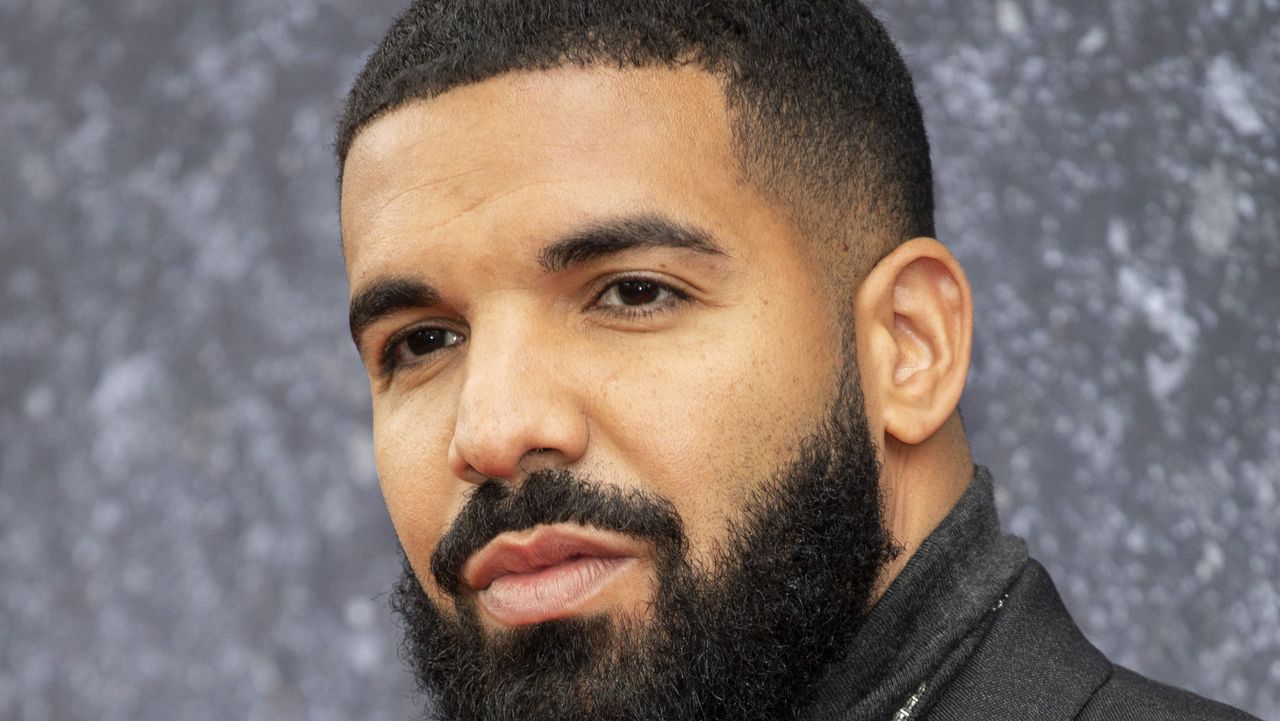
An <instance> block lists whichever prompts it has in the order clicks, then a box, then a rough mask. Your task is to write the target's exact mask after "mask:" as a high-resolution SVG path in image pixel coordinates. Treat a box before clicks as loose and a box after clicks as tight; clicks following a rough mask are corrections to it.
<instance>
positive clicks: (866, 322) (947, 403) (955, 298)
mask: <svg viewBox="0 0 1280 721" xmlns="http://www.w3.org/2000/svg"><path fill="white" fill-rule="evenodd" d="M856 302H857V304H858V306H859V308H858V310H857V311H856V312H857V316H858V317H857V322H858V330H859V335H860V342H859V346H860V357H859V359H858V360H859V368H860V369H861V370H862V374H863V375H862V380H863V385H864V388H867V389H868V393H869V394H870V393H871V392H872V390H871V389H874V395H875V400H874V406H875V407H876V409H877V411H878V416H879V418H878V420H879V424H877V425H880V426H882V429H883V432H884V433H885V434H886V435H887V436H892V437H893V438H895V439H896V440H898V441H901V442H902V443H906V444H908V445H915V444H919V443H922V442H924V441H926V440H928V439H929V438H930V437H931V436H933V434H934V433H936V432H937V431H938V429H939V428H941V427H942V425H943V424H944V423H946V421H947V419H948V418H950V417H951V416H952V414H953V413H954V412H955V409H956V406H957V404H958V403H959V402H960V395H961V393H962V392H963V390H964V384H965V380H966V378H967V377H968V372H969V354H970V346H971V343H972V337H973V300H972V295H971V291H970V288H969V283H968V280H967V279H966V277H965V275H964V271H963V269H962V268H961V267H960V264H959V263H958V262H957V261H956V259H955V257H954V256H952V255H951V253H950V251H948V250H947V249H946V247H945V246H943V245H942V244H941V243H939V242H938V241H936V240H933V239H931V238H916V239H914V240H911V241H908V242H906V243H903V244H902V245H900V246H898V248H896V249H895V250H894V251H893V252H892V253H890V254H888V255H887V256H885V257H884V258H883V259H881V261H880V262H879V263H877V264H876V267H875V268H873V269H872V270H871V272H870V273H869V274H868V275H867V278H866V280H865V281H864V283H863V285H862V287H861V288H860V289H859V295H858V299H857V301H856ZM864 329H866V331H867V332H866V335H865V336H863V331H864ZM863 341H865V344H864V342H863ZM864 345H865V347H863V346H864ZM868 405H869V406H871V405H873V402H872V401H871V399H870V398H868Z"/></svg>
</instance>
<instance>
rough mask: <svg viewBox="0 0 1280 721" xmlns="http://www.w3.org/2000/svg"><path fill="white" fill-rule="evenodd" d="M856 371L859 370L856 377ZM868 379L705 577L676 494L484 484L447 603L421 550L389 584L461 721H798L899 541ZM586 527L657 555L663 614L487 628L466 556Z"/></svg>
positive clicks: (442, 554)
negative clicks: (447, 609)
mask: <svg viewBox="0 0 1280 721" xmlns="http://www.w3.org/2000/svg"><path fill="white" fill-rule="evenodd" d="M842 375H843V377H844V378H850V376H851V374H850V373H848V372H846V373H844V374H842ZM879 475H880V466H879V462H878V460H877V456H876V450H875V446H874V444H873V443H872V440H871V437H870V433H869V430H868V424H867V418H866V413H865V411H864V408H863V400H862V394H861V392H860V390H859V389H858V386H857V382H856V381H855V380H852V379H850V380H847V381H845V382H844V383H842V384H841V385H840V388H839V391H838V393H837V397H836V402H835V403H834V405H833V409H832V412H831V414H830V416H829V417H828V418H827V419H826V421H825V422H824V423H822V424H820V426H819V428H818V430H817V431H816V432H814V433H813V434H812V435H810V436H809V437H808V438H806V439H805V441H804V442H803V443H802V444H801V446H800V451H799V452H798V453H797V455H796V457H795V458H794V459H792V460H791V461H790V462H789V463H787V464H786V465H785V466H784V467H782V468H780V469H779V470H778V471H777V472H776V473H775V474H774V475H773V477H772V478H770V479H767V480H766V481H765V482H763V483H761V484H759V486H758V487H757V488H756V490H754V491H753V492H751V493H750V495H749V497H748V499H747V501H746V503H745V504H744V507H743V509H742V513H741V516H740V519H739V520H738V521H736V522H735V523H733V524H731V525H730V527H729V529H728V535H727V537H726V540H725V541H724V542H722V543H721V544H720V545H719V547H718V549H717V552H716V554H715V557H714V558H713V559H712V561H711V562H710V563H708V564H706V565H708V566H709V567H710V568H711V569H713V570H710V571H706V570H703V569H698V568H695V567H694V566H693V564H691V562H690V561H689V558H688V543H687V539H686V537H685V533H684V528H683V524H682V522H681V520H680V517H679V516H678V515H677V514H676V513H675V511H674V509H673V508H672V506H671V504H670V503H669V502H667V501H665V500H664V499H662V498H659V497H656V496H654V495H652V494H646V493H641V492H625V491H622V490H621V489H619V488H617V487H616V486H611V485H607V484H603V483H596V482H589V481H587V480H584V479H582V478H580V477H578V476H576V475H574V474H572V473H569V472H567V471H563V470H558V471H539V472H536V473H533V474H530V475H529V476H528V478H527V479H526V480H525V481H524V482H523V483H521V484H519V485H518V486H516V487H515V488H512V487H511V486H510V485H509V484H506V483H503V482H500V481H489V482H486V483H485V484H483V485H482V486H480V487H479V488H478V489H477V490H476V491H475V493H474V494H473V495H472V497H471V498H470V499H468V502H467V504H466V505H465V507H464V508H463V510H462V512H461V514H460V515H459V517H458V519H457V520H456V521H455V523H454V524H453V526H452V527H451V528H450V530H449V531H448V533H446V534H445V536H444V537H443V538H442V539H441V541H440V543H439V545H438V546H437V548H436V551H435V553H434V554H433V555H432V562H431V572H432V574H433V577H434V578H435V580H436V582H437V584H438V585H439V586H440V588H441V589H442V590H443V591H444V592H445V593H447V594H449V595H450V597H451V599H452V600H453V601H454V605H455V608H456V614H445V613H442V612H441V611H440V610H439V609H437V608H436V607H435V605H434V604H433V603H432V602H431V601H430V599H429V598H428V597H427V595H426V594H425V593H424V592H423V590H422V586H421V584H420V583H419V582H418V580H417V578H416V577H415V576H414V573H413V571H412V569H411V568H410V566H409V563H408V561H407V559H406V560H405V563H404V575H403V577H402V578H401V580H400V581H399V582H398V583H397V584H396V586H395V588H394V589H393V590H392V596H391V606H392V609H393V610H394V611H395V612H396V613H397V614H398V615H399V616H400V617H401V623H402V626H403V628H404V631H405V641H404V649H403V650H404V655H405V656H406V660H407V661H408V662H409V663H410V664H411V665H412V666H413V669H414V671H415V673H416V675H417V678H418V682H419V686H420V687H421V688H422V690H423V691H424V692H425V693H426V694H427V695H428V696H429V697H431V699H432V700H433V701H434V705H435V706H436V712H437V713H438V714H439V715H440V717H441V718H444V719H452V720H455V721H472V720H475V721H480V720H485V721H499V720H502V721H542V720H546V721H578V720H581V721H587V720H588V719H591V720H592V721H595V720H598V719H602V720H604V721H612V720H617V721H624V720H625V721H645V720H648V719H653V720H654V721H658V720H661V721H679V720H681V719H689V720H691V721H692V720H693V719H699V720H713V719H733V720H734V721H752V720H753V719H759V720H760V721H764V720H765V719H770V720H773V719H788V718H795V717H796V716H797V715H798V713H799V711H800V710H801V709H802V707H803V701H804V699H807V698H809V696H810V694H811V691H812V688H813V686H814V685H815V683H817V682H818V680H819V679H820V677H821V675H822V672H823V671H824V670H825V669H826V668H827V667H828V666H829V665H830V664H832V663H833V662H836V661H839V660H840V659H841V658H842V657H843V656H845V655H846V654H847V653H848V651H849V647H850V643H851V640H852V638H853V636H854V634H855V633H856V631H857V630H858V628H859V626H860V625H861V621H862V618H863V617H864V615H865V613H866V610H867V608H868V606H869V605H870V601H871V598H872V593H873V589H874V587H875V583H876V580H877V578H878V575H879V573H880V572H881V570H882V569H883V568H884V566H885V565H886V564H887V563H888V562H889V561H890V560H891V559H892V558H893V557H894V556H895V555H897V553H898V549H897V547H896V546H895V545H894V542H893V539H892V537H891V536H890V534H889V533H888V531H887V530H886V528H885V524H884V519H883V510H882V503H881V497H880V491H879ZM562 522H573V523H581V524H585V525H590V526H594V527H598V528H601V529H604V530H609V531H615V532H619V533H626V534H630V535H632V536H633V537H636V538H640V539H643V540H646V541H649V542H650V543H652V545H653V547H654V549H655V556H654V559H655V567H656V573H657V579H658V584H657V590H656V594H655V599H654V604H653V620H651V621H641V620H639V619H634V618H630V617H627V618H614V617H589V618H576V619H566V620H556V621H549V622H544V623H539V624H535V625H532V626H529V627H522V628H517V629H513V630H506V631H502V632H499V633H492V632H488V631H486V630H485V629H484V627H483V626H482V625H481V622H480V620H479V618H478V615H477V612H476V609H475V606H474V600H473V597H471V596H466V595H461V594H460V593H459V582H458V574H459V572H460V569H461V567H462V564H463V563H464V562H465V561H466V559H467V558H468V557H469V556H470V555H471V554H472V553H474V552H475V551H477V550H479V549H480V548H481V547H482V546H483V545H484V544H485V543H487V542H488V541H489V540H491V539H493V538H494V537H495V536H497V535H498V534H500V533H503V532H505V531H517V530H523V529H527V528H530V527H532V526H534V525H537V524H551V523H562Z"/></svg>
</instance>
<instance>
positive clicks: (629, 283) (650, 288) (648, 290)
mask: <svg viewBox="0 0 1280 721" xmlns="http://www.w3.org/2000/svg"><path fill="white" fill-rule="evenodd" d="M661 290H662V289H661V288H660V287H659V286H658V284H657V283H654V282H653V281H649V280H624V281H622V282H621V283H619V284H618V299H619V300H621V301H622V302H623V303H625V304H627V305H644V304H646V303H652V302H653V301H655V300H657V299H658V294H659V293H660V292H661Z"/></svg>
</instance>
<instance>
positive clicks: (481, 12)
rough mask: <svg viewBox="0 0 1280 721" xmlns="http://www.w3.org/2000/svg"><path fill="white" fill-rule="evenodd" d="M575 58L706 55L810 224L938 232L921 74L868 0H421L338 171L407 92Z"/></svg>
mask: <svg viewBox="0 0 1280 721" xmlns="http://www.w3.org/2000/svg"><path fill="white" fill-rule="evenodd" d="M566 65H577V66H601V65H607V66H613V67H619V68H627V67H653V66H659V67H661V66H667V67H678V66H683V65H693V66H696V67H700V68H702V69H704V70H706V71H708V72H710V73H712V74H714V75H716V76H717V77H719V78H720V80H721V85H722V87H723V88H724V92H725V100H726V103H727V106H728V109H729V112H730V117H731V118H732V119H733V120H732V122H733V124H734V127H733V128H732V133H733V141H734V146H735V152H736V154H737V157H738V162H739V165H740V170H741V172H742V173H743V176H744V177H745V178H746V179H748V180H749V181H751V182H752V183H754V184H755V185H756V186H757V187H759V188H761V189H762V190H764V191H766V195H770V196H772V197H774V198H775V199H777V200H778V201H779V202H780V204H781V205H782V206H783V207H784V209H785V210H786V211H787V212H788V214H789V215H790V216H791V217H792V218H793V220H795V221H797V222H798V225H799V227H801V229H802V231H804V232H805V233H806V234H813V233H818V234H821V235H823V236H824V237H825V238H826V239H827V240H829V241H830V240H838V241H839V242H836V243H835V246H836V247H837V248H838V247H840V246H843V249H844V250H846V251H847V250H849V245H850V244H851V243H850V240H861V241H863V242H858V243H857V245H858V246H862V247H861V248H859V250H872V248H877V247H878V252H877V251H876V250H872V253H873V255H874V256H875V257H878V256H879V254H881V253H883V252H885V251H887V250H888V249H889V248H891V247H892V246H895V245H897V244H898V243H899V242H902V241H904V240H908V239H910V238H913V237H916V236H932V235H933V234H934V230H933V177H932V169H931V165H930V161H929V141H928V138H927V136H926V133H925V128H924V120H923V117H922V114H921V111H920V104H919V101H918V100H917V98H916V95H915V88H914V85H913V84H912V81H911V75H910V72H909V71H908V70H907V66H906V63H905V62H904V61H903V59H902V56H901V54H900V53H899V52H898V49H897V47H896V46H895V45H894V43H893V41H892V40H891V39H890V37H889V34H888V32H887V31H886V30H885V28H884V26H883V25H882V24H881V23H880V21H879V20H877V19H876V17H875V16H874V15H873V14H872V13H871V11H870V10H869V9H868V8H867V7H866V6H865V5H863V4H862V3H861V2H857V1H856V0H826V1H823V0H415V1H414V2H413V4H412V5H411V6H410V7H409V8H408V9H407V10H406V11H405V12H404V13H403V14H402V15H401V16H400V17H399V18H398V19H397V20H396V21H395V23H394V24H393V25H392V26H391V28H390V30H389V31H388V32H387V34H386V36H385V37H383V39H382V41H381V43H380V44H379V45H378V47H377V49H376V50H374V52H373V53H372V55H371V56H370V57H369V59H368V61H367V63H366V64H365V66H364V68H363V70H362V71H361V72H360V74H359V76H358V77H357V78H356V81H355V84H354V85H353V87H352V88H351V92H350V94H349V95H348V97H347V102H346V106H345V108H344V110H343V112H342V115H341V117H340V119H339V121H338V131H337V139H336V150H337V159H338V168H339V178H341V173H342V168H343V167H344V166H345V163H346V157H347V153H348V151H349V150H350V148H351V144H352V141H353V139H354V138H355V135H356V133H357V132H358V131H359V130H360V129H361V128H362V127H364V126H365V125H366V124H367V123H369V122H370V121H372V120H374V119H375V118H377V117H379V116H380V115H382V114H384V113H387V112H389V111H391V110H393V109H395V108H397V107H398V106H400V105H402V104H404V103H406V102H408V101H411V100H415V99H426V98H431V97H434V96H436V95H439V94H441V93H444V92H446V91H448V90H450V89H452V88H455V87H458V86H462V85H467V84H470V83H476V82H480V81H482V80H485V79H488V78H492V77H495V76H498V75H501V74H504V73H508V72H513V71H521V70H539V69H551V68H556V67H561V66H566ZM851 234H852V236H854V237H851ZM868 243H869V244H870V245H871V246H872V247H871V248H868V247H866V246H867V245H868Z"/></svg>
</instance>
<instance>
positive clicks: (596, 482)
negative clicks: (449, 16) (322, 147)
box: [342, 69, 883, 640]
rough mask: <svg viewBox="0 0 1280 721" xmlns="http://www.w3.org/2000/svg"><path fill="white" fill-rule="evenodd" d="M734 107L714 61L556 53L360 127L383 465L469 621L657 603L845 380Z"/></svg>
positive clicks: (809, 264)
mask: <svg viewBox="0 0 1280 721" xmlns="http://www.w3.org/2000/svg"><path fill="white" fill-rule="evenodd" d="M730 127H731V126H730V122H729V118H728V116H727V114H726V110H725V108H724V103H723V96H722V92H721V88H720V86H719V84H718V83H717V82H716V81H715V79H714V78H712V77H711V76H709V75H707V74H705V73H702V72H699V71H696V70H691V69H689V70H678V71H676V70H627V71H613V70H603V69H562V70H555V71H551V72H537V73H527V74H509V75H504V76H500V77H498V78H495V79H491V80H488V81H485V82H482V83H479V84H476V85H472V86H466V87H462V88H458V89H455V90H452V91H450V92H448V93H445V94H444V95H442V96H440V97H437V98H434V99H432V100H430V101H421V102H415V103H411V104H409V105H406V106H403V107H401V108H399V109H397V110H394V111H392V112H391V113H388V114H387V115H385V116H383V117H381V118H379V119H377V120H375V121H374V122H372V123H371V124H369V125H368V126H367V127H366V128H364V129H363V130H362V131H361V133H360V134H359V135H358V136H357V138H356V141H355V143H354V145H353V146H352V149H351V151H350V154H349V155H348V159H347V163H346V167H345V171H344V178H343V183H342V228H343V242H344V249H345V254H346V259H347V269H348V277H349V281H350V286H351V289H352V309H353V313H352V326H353V333H354V334H355V337H356V342H357V346H358V348H359V351H360V354H361V357H362V359H363V361H364V363H365V366H366V368H367V369H368V373H369V380H370V387H371V390H372V398H373V425H374V442H375V451H376V458H377V464H378V472H379V477H380V480H381V484H382V490H383V493H384V495H385V498H386V501H387V507H388V509H389V511H390V514H391V519H392V522H393V523H394V525H395V528H396V532H397V534H398V536H399V538H400V541H401V545H402V546H403V548H404V551H405V554H406V557H407V561H408V564H409V567H410V568H411V569H412V571H413V575H414V576H416V579H417V581H419V582H420V583H421V590H422V591H423V592H424V596H423V600H424V603H429V604H430V607H431V608H432V609H433V610H434V611H436V612H438V613H439V614H440V616H441V617H442V618H443V619H445V620H447V621H448V622H450V623H453V624H455V626H457V625H461V626H469V627H471V628H472V630H473V631H474V635H475V636H476V637H478V638H489V639H508V640H509V639H511V638H523V639H525V640H528V638H529V634H537V633H541V632H543V631H545V630H546V629H554V628H568V627H573V624H575V623H592V622H596V621H599V620H601V619H603V620H606V621H609V622H610V623H612V624H614V626H613V627H615V628H621V627H630V628H638V627H644V626H645V625H646V624H652V623H654V622H655V618H657V617H658V616H660V615H662V614H663V609H664V608H666V609H667V610H668V615H670V613H669V612H670V608H671V604H670V603H669V602H664V601H663V598H665V597H666V596H664V593H667V594H668V595H669V593H668V591H669V589H668V591H664V590H663V578H664V577H670V576H671V575H672V574H673V573H676V572H677V571H676V570H675V569H676V567H677V566H678V567H680V568H681V569H683V570H680V571H679V572H678V575H679V574H682V575H683V577H685V578H695V577H703V578H714V577H723V576H724V575H725V574H726V573H727V572H728V571H727V567H728V566H731V565H733V564H732V561H733V559H734V558H735V557H736V556H737V555H741V553H742V547H743V543H744V540H743V539H744V534H743V533H742V532H741V529H743V528H745V527H749V526H752V525H753V523H755V522H758V521H759V517H760V513H759V510H760V508H761V504H760V501H761V493H766V495H767V493H768V492H769V491H770V490H771V489H772V490H778V489H780V488H782V486H783V485H785V484H779V483H774V484H773V485H769V484H768V482H769V480H770V479H773V480H775V481H777V480H778V479H779V478H785V477H787V475H788V474H787V473H786V470H787V469H788V468H790V469H792V470H794V469H795V467H796V466H795V462H796V459H797V458H800V457H802V456H803V455H804V453H803V451H804V448H806V447H809V446H811V445H812V444H813V442H814V439H815V438H825V437H827V436H823V435H822V434H821V433H820V432H819V431H820V429H821V428H823V427H825V426H824V423H823V422H824V420H825V419H827V418H828V417H829V416H830V414H832V413H833V412H834V409H836V408H837V407H840V406H838V403H837V395H838V394H837V389H838V388H841V387H846V388H847V387H849V384H850V383H855V385H856V382H854V381H852V380H851V379H850V374H851V373H856V371H854V370H852V369H851V367H850V365H849V363H847V362H846V360H847V353H846V352H844V350H843V349H842V338H843V333H842V331H841V329H840V324H839V322H838V320H837V318H836V317H835V315H834V313H833V312H832V308H831V305H830V303H829V302H827V301H826V296H825V295H824V293H825V291H824V289H823V286H822V283H821V278H822V273H821V271H820V269H819V268H817V267H816V263H815V261H814V258H815V256H814V255H813V254H811V253H809V252H808V250H807V246H806V245H805V242H804V239H803V238H799V237H797V236H796V234H795V231H794V229H793V228H792V226H791V225H789V224H788V222H787V221H786V220H785V218H784V217H783V215H782V213H781V212H779V211H778V210H776V209H774V208H773V207H772V206H771V205H770V204H769V203H768V202H767V201H766V199H765V198H764V197H763V196H762V195H761V194H760V193H759V192H758V191H756V190H754V189H753V188H752V187H750V186H749V185H747V184H746V183H745V182H743V180H742V179H741V177H740V173H739V172H738V168H737V165H736V163H735V159H734V153H733V148H732V144H731V131H730ZM842 384H843V385H842ZM856 405H857V404H856V403H855V404H853V406H855V407H854V408H853V409H852V410H858V409H857V408H856ZM846 410H847V409H846ZM828 436H829V434H828ZM859 443H860V449H861V451H863V452H864V453H863V455H864V456H866V455H867V454H866V452H867V451H868V449H870V450H869V452H870V459H871V460H870V462H871V464H872V465H874V457H875V453H874V448H872V447H871V446H870V443H871V441H870V437H869V436H868V435H867V434H865V433H863V434H862V435H861V436H859ZM864 460H865V458H864ZM865 466H866V463H863V464H862V467H865ZM566 474H568V475H566ZM863 475H865V474H863ZM809 477H822V476H813V475H812V474H810V476H809ZM554 479H559V480H560V482H561V483H562V485H561V486H560V487H557V486H555V485H554V484H551V485H547V484H548V483H551V481H552V480H554ZM581 479H590V481H589V482H588V483H585V484H584V483H582V481H581ZM575 483H577V484H578V486H576V487H578V488H579V490H580V491H581V492H580V493H576V494H575V492H573V490H572V489H573V488H574V487H575V485H574V484H575ZM504 499H505V500H504ZM609 499H613V500H612V501H610V500H609ZM753 499H754V501H753ZM486 503H487V504H488V505H489V506H490V507H493V508H503V509H506V510H505V511H504V513H506V514H507V515H506V516H499V517H498V519H495V518H493V517H488V518H486V517H485V516H483V514H480V512H478V511H476V509H477V508H479V507H481V506H483V505H484V504H486ZM557 503H558V504H560V505H559V506H556V504H557ZM504 504H505V505H504ZM521 504H523V506H521ZM583 504H585V505H583ZM593 504H594V505H593ZM765 505H767V504H765ZM871 505H872V506H875V504H874V503H872V504H871ZM516 507H521V508H524V509H525V510H524V511H523V513H524V515H523V516H519V514H517V513H516V511H514V510H511V509H512V508H516ZM583 507H591V508H594V509H596V510H595V511H592V512H591V513H584V512H583V511H582V508H583ZM531 508H532V509H535V510H529V509H531ZM575 508H576V509H577V510H575ZM536 509H541V510H536ZM549 509H550V510H549ZM602 509H603V510H602ZM609 509H613V510H612V511H611V510H609ZM646 509H647V510H646ZM753 509H754V510H753ZM876 510H877V511H878V509H876ZM659 511H661V512H659ZM610 513H612V514H613V515H612V516H610V515H609V514H610ZM644 513H648V514H649V515H648V516H645V517H648V518H653V519H666V520H667V521H669V522H672V523H674V524H675V526H674V529H675V532H674V533H666V534H665V535H664V534H663V533H662V532H654V533H649V532H648V531H647V530H646V529H637V528H636V527H635V525H634V519H635V518H636V517H639V516H640V515H643V514H644ZM512 514H516V515H515V516H513V515H512ZM592 514H595V515H592ZM872 515H875V513H873V514H872ZM517 516H518V517H520V518H523V519H524V520H525V521H528V522H525V523H514V522H510V519H511V518H513V517H517ZM502 518H505V519H507V521H508V523H506V524H505V525H504V523H503V521H502V520H500V519H502ZM607 518H613V519H615V520H616V521H617V522H611V521H608V520H606V519H607ZM460 519H461V520H460ZM531 519H532V520H531ZM618 519H620V520H618ZM494 524H497V526H494ZM628 524H631V525H628ZM657 525H658V526H661V527H663V528H667V529H668V530H670V529H671V528H672V526H671V525H670V523H668V524H667V525H666V526H663V525H662V524H661V523H659V524H657ZM638 530H644V531H645V532H632V531H638ZM663 538H668V539H671V538H674V539H676V540H675V541H673V542H671V543H668V542H664V541H663V540H662V539H663ZM442 541H443V543H442ZM672 543H674V544H675V545H674V546H673V545H672ZM880 545H883V544H880ZM673 548H674V549H677V550H678V554H677V553H676V552H675V551H673ZM677 556H678V559H679V560H678V562H677V561H676V560H674V559H676V558H677ZM433 561H434V562H435V567H434V569H433ZM872 572H874V568H873V569H872ZM864 575H865V573H864ZM690 583H692V582H690ZM685 585H689V584H685ZM868 593H869V591H868ZM735 600H740V599H725V598H721V599H720V602H721V603H726V604H732V603H734V602H735ZM576 628H578V629H579V630H580V631H581V630H582V629H583V628H585V627H582V626H577V627H576ZM521 634H524V635H521Z"/></svg>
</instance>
